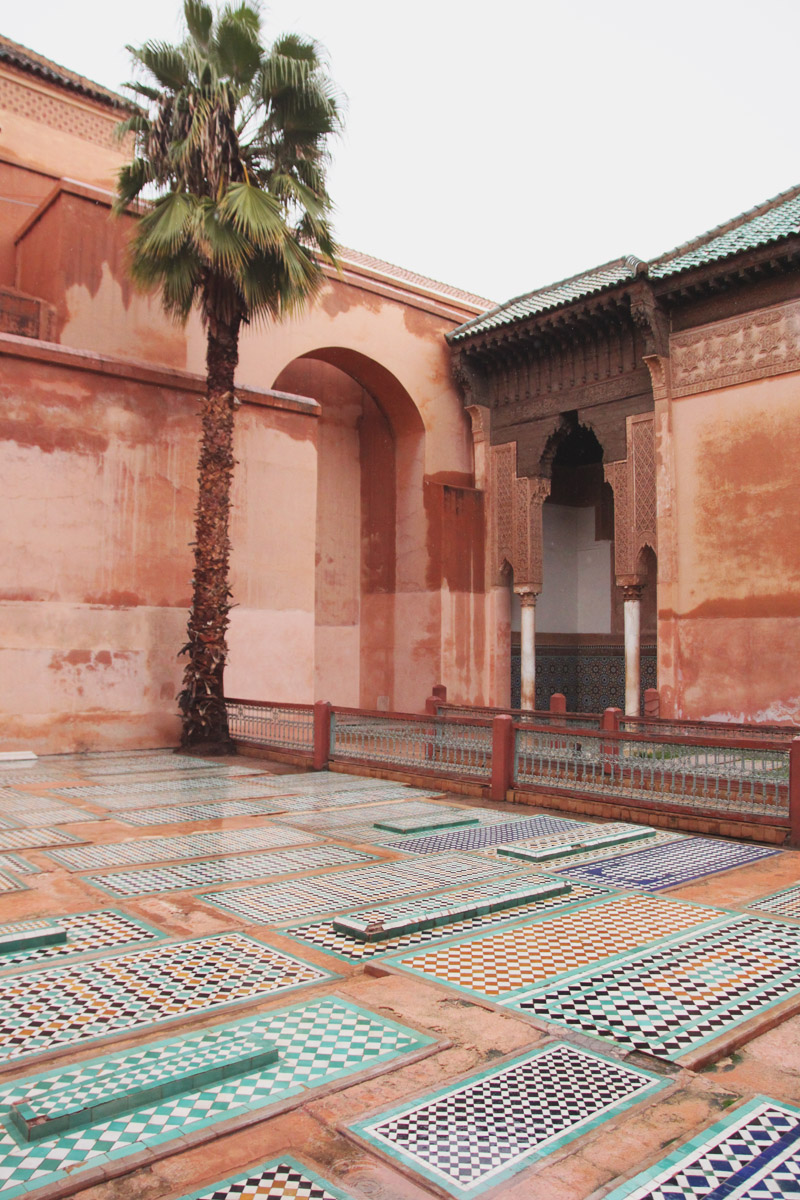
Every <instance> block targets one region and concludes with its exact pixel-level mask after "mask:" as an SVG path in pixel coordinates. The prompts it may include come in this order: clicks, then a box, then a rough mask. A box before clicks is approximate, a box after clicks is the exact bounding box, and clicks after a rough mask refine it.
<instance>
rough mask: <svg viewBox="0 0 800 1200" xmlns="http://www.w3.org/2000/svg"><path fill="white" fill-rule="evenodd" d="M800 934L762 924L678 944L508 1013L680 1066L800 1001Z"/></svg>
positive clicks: (521, 1002)
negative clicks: (759, 1017)
mask: <svg viewBox="0 0 800 1200" xmlns="http://www.w3.org/2000/svg"><path fill="white" fill-rule="evenodd" d="M798 961H800V928H798V927H797V926H795V925H784V924H782V923H779V922H777V921H770V920H767V919H762V918H759V917H734V918H730V917H729V919H728V920H727V921H726V922H724V923H723V924H722V925H721V926H720V927H718V928H715V929H710V930H700V931H699V932H697V933H695V934H692V935H690V936H683V937H677V938H673V939H671V940H670V941H668V942H667V943H666V944H662V945H659V946H657V947H654V948H651V949H646V950H643V951H641V952H640V953H637V954H630V955H626V956H623V957H621V958H620V959H619V960H618V961H615V962H612V963H606V964H605V965H603V966H601V967H590V968H589V969H588V970H584V971H581V972H576V974H575V975H574V976H573V977H571V978H570V977H568V978H566V979H564V980H560V981H556V982H555V983H553V984H550V985H548V986H546V987H540V988H537V989H536V990H535V991H532V992H529V993H526V994H525V995H522V996H517V997H514V998H512V999H510V1000H509V1001H507V1003H508V1004H509V1006H510V1007H511V1008H515V1009H517V1010H518V1011H520V1012H523V1013H527V1014H529V1015H530V1016H533V1017H538V1018H539V1019H541V1020H546V1021H549V1022H553V1023H555V1024H556V1025H560V1026H562V1027H565V1028H567V1029H573V1030H579V1031H580V1032H581V1033H590V1034H596V1035H597V1036H599V1037H605V1038H611V1039H612V1040H613V1041H615V1042H618V1043H620V1044H621V1045H623V1046H626V1047H633V1048H635V1049H637V1050H645V1051H647V1052H649V1053H650V1054H655V1055H657V1056H658V1057H660V1058H668V1059H677V1058H680V1056H681V1055H683V1054H686V1053H687V1052H688V1051H690V1050H695V1049H697V1048H698V1047H699V1046H702V1045H704V1044H705V1043H706V1042H709V1041H711V1040H713V1039H714V1038H715V1037H718V1036H719V1035H720V1034H721V1033H724V1032H726V1031H729V1030H730V1029H732V1028H734V1027H735V1026H736V1025H738V1024H740V1023H741V1022H742V1021H745V1020H747V1019H748V1018H749V1017H752V1016H755V1015H756V1014H757V1013H759V1012H763V1011H764V1010H765V1009H767V1008H770V1007H771V1006H772V1005H774V1004H777V1003H779V1002H780V1001H781V1000H785V999H787V998H788V997H790V996H794V995H797V994H798V993H799V992H800V975H798V972H797V963H798Z"/></svg>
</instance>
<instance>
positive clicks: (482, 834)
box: [380, 813, 580, 854]
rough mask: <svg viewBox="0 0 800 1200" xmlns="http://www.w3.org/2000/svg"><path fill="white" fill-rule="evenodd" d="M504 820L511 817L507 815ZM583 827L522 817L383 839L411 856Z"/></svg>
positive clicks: (555, 819)
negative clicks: (445, 830) (413, 836)
mask: <svg viewBox="0 0 800 1200" xmlns="http://www.w3.org/2000/svg"><path fill="white" fill-rule="evenodd" d="M502 816H503V818H507V817H508V814H507V813H503V814H502ZM576 827H577V828H580V822H579V821H571V820H570V819H569V818H568V817H522V818H521V819H516V820H515V819H514V818H511V819H510V820H508V819H504V820H503V821H502V822H497V823H496V824H494V825H481V826H479V827H478V828H477V829H476V828H474V827H473V828H470V829H453V830H450V832H448V833H431V834H427V835H426V836H424V837H418V838H411V837H405V838H403V839H402V842H401V841H400V840H399V839H398V838H387V837H385V836H384V837H381V839H380V844H381V845H382V846H392V847H393V848H398V849H399V848H400V846H402V849H403V853H404V854H405V853H408V854H441V853H442V851H445V850H481V849H484V848H486V847H487V846H498V845H501V844H502V843H504V842H513V841H515V840H516V839H517V838H525V837H537V836H542V835H545V834H549V833H559V832H561V831H564V832H567V831H572V830H574V829H575V828H576Z"/></svg>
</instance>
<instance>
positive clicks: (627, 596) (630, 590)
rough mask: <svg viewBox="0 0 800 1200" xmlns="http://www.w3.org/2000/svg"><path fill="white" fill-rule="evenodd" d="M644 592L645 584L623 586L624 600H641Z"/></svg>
mask: <svg viewBox="0 0 800 1200" xmlns="http://www.w3.org/2000/svg"><path fill="white" fill-rule="evenodd" d="M643 591H644V584H643V583H625V584H623V585H622V599H623V600H641V598H642V592H643Z"/></svg>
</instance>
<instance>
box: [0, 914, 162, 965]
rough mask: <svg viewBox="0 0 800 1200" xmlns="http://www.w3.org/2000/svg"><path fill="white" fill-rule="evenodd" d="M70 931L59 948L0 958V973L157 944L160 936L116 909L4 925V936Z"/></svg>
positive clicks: (1, 927) (1, 928)
mask: <svg viewBox="0 0 800 1200" xmlns="http://www.w3.org/2000/svg"><path fill="white" fill-rule="evenodd" d="M54 925H55V926H57V927H58V928H59V929H63V930H64V931H65V932H66V935H67V940H66V942H62V943H60V944H59V945H56V946H34V947H32V948H31V949H30V950H18V951H16V952H15V953H12V954H4V955H3V956H2V958H0V970H2V971H8V970H10V969H13V968H14V967H20V966H22V967H33V966H36V965H37V963H49V962H52V961H53V960H57V959H61V958H74V957H75V956H77V955H79V954H91V953H97V952H100V951H103V950H113V949H114V948H115V947H117V946H128V945H132V944H135V943H139V942H152V941H155V940H156V938H158V937H159V936H160V935H159V934H158V933H157V932H156V931H155V930H154V929H150V928H149V927H148V926H147V925H144V924H143V923H142V922H141V921H137V920H135V919H134V918H133V917H129V916H128V915H127V913H120V912H116V911H115V910H114V909H113V908H110V909H106V910H102V911H100V912H93V913H80V914H78V915H77V916H66V917H59V918H58V919H57V920H52V921H16V922H13V923H12V924H5V925H0V936H3V937H7V936H10V935H11V934H13V933H24V932H28V931H29V930H34V929H50V928H52V927H53V926H54Z"/></svg>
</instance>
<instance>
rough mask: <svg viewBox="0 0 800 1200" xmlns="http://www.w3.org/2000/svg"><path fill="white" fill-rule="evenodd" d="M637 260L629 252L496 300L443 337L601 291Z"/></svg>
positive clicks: (628, 273)
mask: <svg viewBox="0 0 800 1200" xmlns="http://www.w3.org/2000/svg"><path fill="white" fill-rule="evenodd" d="M639 262H640V260H639V259H638V258H635V257H634V255H632V254H629V255H626V257H625V258H616V259H614V261H613V262H609V263H604V264H603V266H601V267H594V268H593V269H592V270H591V271H583V272H582V273H581V274H580V275H573V276H571V278H569V279H562V280H561V282H560V283H551V284H549V285H548V286H547V287H543V288H538V289H537V290H536V291H535V292H526V293H525V295H523V296H517V297H515V299H513V300H509V301H507V303H505V304H498V305H497V307H496V308H491V309H489V311H488V312H486V313H483V314H482V315H481V316H479V317H475V318H473V320H471V321H467V322H465V324H463V325H459V326H458V328H457V329H454V330H452V332H451V333H450V334H449V335H448V339H447V340H448V341H449V342H458V341H461V339H462V338H466V337H469V336H471V335H472V334H475V333H487V332H488V331H489V330H491V329H497V328H499V327H500V326H502V325H510V324H512V322H514V321H521V320H523V319H524V318H525V317H533V316H536V315H537V314H538V313H542V312H547V310H548V309H551V308H558V307H559V306H560V305H562V304H569V303H570V302H571V301H573V300H580V299H582V298H583V297H584V296H591V295H593V294H594V293H595V292H602V291H603V290H604V289H605V288H608V287H613V286H614V285H615V284H618V283H624V281H625V280H626V279H633V278H634V277H635V275H636V272H637V268H638V267H639Z"/></svg>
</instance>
